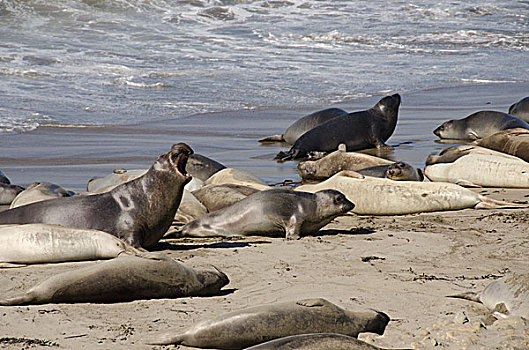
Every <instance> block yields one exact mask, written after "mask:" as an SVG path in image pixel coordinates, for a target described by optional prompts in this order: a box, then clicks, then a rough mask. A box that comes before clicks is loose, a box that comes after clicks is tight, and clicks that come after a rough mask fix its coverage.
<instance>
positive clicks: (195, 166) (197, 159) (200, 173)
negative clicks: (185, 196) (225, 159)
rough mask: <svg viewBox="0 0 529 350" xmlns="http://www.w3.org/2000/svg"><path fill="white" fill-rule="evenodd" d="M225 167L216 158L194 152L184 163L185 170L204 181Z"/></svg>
mask: <svg viewBox="0 0 529 350" xmlns="http://www.w3.org/2000/svg"><path fill="white" fill-rule="evenodd" d="M225 168H226V166H225V165H223V164H221V163H219V162H217V161H216V160H213V159H211V158H208V157H206V156H203V155H201V154H196V153H194V154H192V155H191V156H189V160H188V162H187V165H186V170H187V172H188V173H189V175H191V176H192V177H193V178H197V179H200V180H202V181H206V180H207V179H208V178H210V177H211V176H212V175H213V174H215V173H216V172H218V171H219V170H222V169H225Z"/></svg>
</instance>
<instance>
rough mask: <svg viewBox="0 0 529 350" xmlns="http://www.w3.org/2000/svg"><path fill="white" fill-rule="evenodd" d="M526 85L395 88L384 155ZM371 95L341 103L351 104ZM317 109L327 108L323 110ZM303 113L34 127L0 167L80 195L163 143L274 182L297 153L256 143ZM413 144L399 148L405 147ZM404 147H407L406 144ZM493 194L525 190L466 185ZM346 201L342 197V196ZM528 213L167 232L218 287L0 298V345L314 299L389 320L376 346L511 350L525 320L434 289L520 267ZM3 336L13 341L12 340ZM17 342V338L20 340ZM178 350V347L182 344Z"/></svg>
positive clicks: (14, 138) (291, 172) (5, 282)
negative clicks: (39, 299) (112, 296)
mask: <svg viewBox="0 0 529 350" xmlns="http://www.w3.org/2000/svg"><path fill="white" fill-rule="evenodd" d="M528 87H529V86H528V85H510V84H506V85H503V84H493V85H483V86H477V87H476V86H472V89H470V88H464V87H463V88H456V89H448V90H441V91H434V90H432V91H427V92H421V93H416V94H408V95H403V105H402V107H401V113H400V120H399V124H398V126H397V130H396V132H395V134H394V135H393V137H392V138H391V139H390V140H389V142H388V143H389V144H391V145H399V146H398V147H396V149H395V151H394V152H393V153H392V154H391V155H390V156H391V158H393V159H398V160H404V161H408V162H410V163H412V164H414V165H416V166H423V165H424V159H425V158H426V156H427V155H428V154H430V153H431V152H434V151H438V150H440V149H442V148H444V147H447V145H444V144H439V143H436V142H434V139H435V136H434V135H433V134H432V133H431V131H432V130H433V129H434V128H435V126H437V125H438V124H440V123H441V122H442V121H444V120H446V119H453V118H460V117H464V116H466V115H468V114H470V113H472V112H473V111H476V110H480V109H494V110H500V111H506V110H507V108H508V106H509V105H510V104H511V103H513V102H515V101H517V100H519V99H520V98H521V97H523V96H525V95H527V93H526V92H527V91H529V89H528ZM379 98H380V97H373V98H369V99H366V100H362V101H355V102H354V103H351V104H350V105H347V106H340V107H341V108H344V109H346V110H350V111H354V110H359V109H365V108H367V107H370V106H371V105H372V104H374V103H375V102H376V101H378V99H379ZM323 107H326V106H323ZM314 110H317V109H315V108H310V109H309V108H307V109H259V110H251V111H238V112H225V113H217V114H208V115H199V116H193V117H189V118H184V119H181V120H172V121H167V122H165V123H153V124H150V125H138V126H122V127H116V128H82V129H81V128H52V127H46V128H40V129H38V130H36V131H35V132H32V133H27V134H22V135H2V137H1V138H0V140H1V141H0V142H2V145H3V147H4V156H3V157H2V158H1V159H0V164H1V165H2V166H1V168H0V169H2V171H4V172H5V173H6V174H7V175H8V177H10V178H11V180H12V181H13V182H15V183H21V184H27V183H30V182H32V181H42V180H47V181H52V182H55V183H58V184H61V185H63V186H65V187H68V188H71V189H75V190H83V189H84V186H86V182H87V181H88V179H90V178H92V177H94V176H103V175H105V174H107V173H108V172H110V171H111V170H112V169H113V168H116V167H124V168H129V169H132V168H142V167H148V166H149V165H150V164H151V163H152V161H153V159H154V158H156V156H157V155H158V154H160V153H162V152H164V151H166V150H167V149H169V147H170V145H171V144H172V143H176V142H181V141H183V142H187V143H189V144H190V145H191V146H192V147H193V148H194V149H195V151H196V152H197V153H202V154H204V155H207V156H210V157H212V158H214V159H216V160H219V161H221V162H222V163H224V164H226V165H228V166H231V167H235V168H239V169H242V170H246V171H250V172H252V173H253V174H255V175H257V176H260V177H261V178H263V179H265V180H266V181H267V182H269V183H271V184H273V183H276V182H281V181H283V180H285V179H291V180H299V176H298V175H297V173H296V170H295V165H296V162H286V163H283V164H278V163H276V162H274V161H273V160H272V159H271V158H272V157H273V155H274V154H275V153H276V152H277V151H279V150H283V149H284V148H285V147H281V146H280V145H268V146H262V145H259V144H258V143H257V142H256V141H255V140H257V139H258V138H259V137H262V136H266V135H269V134H275V133H278V132H281V131H282V130H284V128H285V127H286V126H288V125H289V124H290V123H291V122H292V121H293V120H296V119H297V118H299V117H300V116H303V115H305V114H307V113H310V112H311V111H314ZM409 142H411V143H409ZM404 143H405V144H404ZM475 191H478V192H480V193H483V194H485V195H488V196H491V197H493V198H496V199H502V200H520V201H527V200H528V196H529V190H520V189H517V190H506V189H475ZM353 201H354V200H353ZM528 218H529V210H527V209H503V210H474V209H465V210H458V211H449V212H434V213H424V214H413V215H398V216H380V217H375V216H357V215H348V216H344V217H341V218H338V219H337V220H335V221H333V222H332V223H330V224H329V225H327V226H326V227H324V229H323V230H322V231H320V232H319V233H317V234H315V235H314V236H309V237H304V238H302V239H300V240H297V241H286V240H284V239H280V238H266V237H246V238H241V239H187V238H186V239H165V240H163V241H161V242H160V243H159V244H158V245H157V246H156V250H158V251H163V252H165V253H167V254H169V255H171V256H172V257H174V258H177V259H180V260H181V261H183V262H185V263H186V264H189V265H191V266H204V265H208V264H214V265H215V266H217V267H218V268H219V269H221V270H222V271H223V272H225V273H226V274H227V275H228V276H229V277H230V280H231V282H230V284H229V285H227V286H226V287H225V290H226V291H225V293H224V295H221V296H216V297H209V298H198V297H196V298H180V299H174V300H170V299H162V300H149V301H135V302H131V303H116V304H86V303H82V304H74V305H68V304H57V305H51V304H48V305H40V306H28V307H0V313H1V315H2V316H1V317H2V322H0V347H6V348H9V349H19V348H22V347H25V348H38V347H44V346H46V347H47V346H52V348H54V346H55V345H57V346H58V348H64V349H83V348H85V349H93V348H97V349H121V348H122V349H131V348H133V349H160V348H171V347H156V346H148V345H144V343H143V342H144V341H145V340H148V339H153V338H155V337H156V334H157V332H164V331H167V330H174V331H175V332H180V331H182V330H184V329H185V328H186V327H188V326H189V325H191V324H192V323H193V322H195V321H201V320H203V319H207V318H209V317H213V316H216V315H218V314H220V313H224V312H229V311H233V310H237V309H241V308H245V307H249V306H254V305H259V304H266V303H273V302H278V301H287V300H297V299H302V298H314V297H323V298H327V299H328V300H330V301H331V302H333V303H336V304H338V305H340V306H342V307H344V308H348V309H364V308H372V309H376V310H380V311H383V312H385V313H387V314H388V315H389V316H390V317H391V322H390V323H389V325H388V327H387V329H386V332H385V334H384V335H383V336H378V335H375V334H367V333H366V334H361V335H360V338H361V339H364V340H366V341H369V342H370V343H373V344H375V345H378V346H381V347H387V348H408V347H412V348H419V349H430V348H441V347H443V348H450V349H462V348H471V349H474V348H476V349H482V348H483V349H491V348H492V349H493V348H501V349H523V348H527V347H529V325H528V324H527V322H526V321H523V320H521V319H507V320H499V321H496V322H494V323H492V324H491V322H490V317H489V315H490V312H488V311H487V310H486V309H485V308H484V307H483V306H482V305H480V304H477V303H473V302H470V301H466V300H458V299H451V298H446V295H450V294H456V293H461V292H464V291H468V290H480V289H482V288H483V287H484V286H486V285H487V284H488V283H490V282H491V281H493V280H494V279H496V278H499V277H501V276H504V275H507V274H510V273H512V272H526V271H527V251H528V249H529V239H528V238H527V232H528V224H527V221H528ZM94 263H96V262H81V263H61V264H41V265H34V266H28V267H23V268H18V269H2V270H0V295H5V296H8V295H14V294H18V293H20V292H22V291H24V290H27V289H29V288H30V287H31V286H33V285H34V284H36V283H38V282H39V281H42V280H43V279H45V278H47V277H50V276H52V275H54V274H56V273H60V272H63V271H67V270H70V269H75V268H78V267H80V266H86V265H88V264H94ZM10 343H14V344H10ZM24 344H25V345H24ZM178 348H181V349H185V348H186V347H183V346H180V347H178Z"/></svg>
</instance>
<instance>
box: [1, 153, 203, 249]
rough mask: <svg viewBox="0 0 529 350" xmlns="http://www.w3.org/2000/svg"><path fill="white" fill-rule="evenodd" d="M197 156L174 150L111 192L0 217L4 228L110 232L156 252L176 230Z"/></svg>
mask: <svg viewBox="0 0 529 350" xmlns="http://www.w3.org/2000/svg"><path fill="white" fill-rule="evenodd" d="M192 153H193V151H192V150H191V148H189V146H187V145H186V144H184V143H179V144H176V145H173V146H172V148H171V150H170V151H168V152H166V153H164V154H162V155H161V156H159V157H158V159H157V160H156V161H155V162H154V163H153V165H152V166H151V168H150V169H149V171H147V173H146V174H145V175H143V176H141V177H139V178H137V179H134V180H132V181H129V182H126V183H124V184H121V185H119V186H117V187H116V188H114V189H113V190H111V191H109V192H105V193H100V194H95V195H92V196H80V197H67V198H57V199H50V200H48V201H43V202H37V203H32V204H28V205H24V206H21V207H18V208H13V209H8V210H6V211H3V212H0V224H31V223H46V224H57V225H63V226H70V227H77V228H89V229H95V230H100V231H105V232H108V233H111V234H113V235H114V236H116V237H118V238H120V239H122V240H124V241H125V242H126V243H128V244H130V245H132V246H133V247H136V248H138V247H143V248H146V249H148V248H151V247H152V246H154V245H155V244H156V243H157V242H158V240H160V238H161V237H162V236H163V235H164V233H165V232H166V231H167V229H168V228H169V227H170V226H171V223H172V221H173V218H174V216H175V213H176V210H177V209H178V206H179V204H180V200H181V198H182V191H183V188H184V186H185V184H186V183H187V182H189V181H190V180H191V177H190V176H188V175H187V173H186V170H185V166H186V162H187V158H188V156H189V155H190V154H192Z"/></svg>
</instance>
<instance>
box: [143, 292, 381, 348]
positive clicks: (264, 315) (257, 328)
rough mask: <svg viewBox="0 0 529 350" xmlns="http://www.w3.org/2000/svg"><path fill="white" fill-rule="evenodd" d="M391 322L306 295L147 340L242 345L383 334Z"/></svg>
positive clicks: (378, 316) (214, 345) (227, 346)
mask: <svg viewBox="0 0 529 350" xmlns="http://www.w3.org/2000/svg"><path fill="white" fill-rule="evenodd" d="M388 322H389V317H388V315H386V314H384V313H382V312H378V311H372V310H370V311H366V312H354V311H348V310H344V309H342V308H340V307H339V306H337V305H334V304H333V303H331V302H329V301H327V300H325V299H322V298H317V299H303V300H298V301H296V302H284V303H276V304H271V305H262V306H256V307H252V308H248V309H243V310H240V311H235V312H231V313H228V314H225V315H221V316H218V317H216V318H214V319H211V320H205V321H202V322H199V323H197V324H195V325H193V326H191V328H189V329H188V330H187V331H186V332H184V333H181V334H174V333H173V332H170V333H167V334H164V335H160V336H159V337H158V338H157V339H156V340H154V341H150V342H148V343H149V344H153V345H168V344H181V345H186V346H194V347H200V348H214V349H242V348H245V347H248V346H252V345H256V344H259V343H262V342H265V341H269V340H272V339H277V338H282V337H286V336H290V335H296V334H307V333H338V334H344V335H348V336H351V337H357V336H358V334H359V333H362V332H373V333H376V334H380V335H382V334H383V333H384V330H385V329H386V325H387V324H388Z"/></svg>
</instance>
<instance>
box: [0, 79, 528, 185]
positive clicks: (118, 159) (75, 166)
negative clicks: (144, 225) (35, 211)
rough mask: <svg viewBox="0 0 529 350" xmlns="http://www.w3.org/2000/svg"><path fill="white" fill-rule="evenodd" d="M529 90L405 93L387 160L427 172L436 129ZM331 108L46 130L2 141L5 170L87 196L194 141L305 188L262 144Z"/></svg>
mask: <svg viewBox="0 0 529 350" xmlns="http://www.w3.org/2000/svg"><path fill="white" fill-rule="evenodd" d="M524 91H529V83H519V84H511V83H508V84H500V83H494V84H482V85H476V84H471V85H466V86H464V85H462V86H458V87H454V88H448V89H431V90H427V91H417V92H414V93H410V94H403V95H402V105H401V107H400V111H399V121H398V123H397V128H396V130H395V132H394V134H393V135H392V137H391V138H390V139H389V140H388V144H390V145H392V146H394V147H395V149H394V151H393V152H390V153H389V154H388V155H387V156H388V158H390V159H392V160H401V161H405V162H408V163H410V164H412V165H414V166H418V167H423V166H424V160H425V159H426V157H427V156H428V155H429V154H430V153H432V152H439V151H440V150H442V149H443V148H445V147H448V146H449V145H447V144H442V143H438V142H436V136H435V135H433V134H432V131H433V130H434V129H435V127H436V126H438V125H440V124H441V123H442V122H444V121H446V120H448V119H459V118H462V117H465V116H467V115H469V114H471V113H473V112H475V111H477V110H485V109H493V110H499V111H505V112H506V111H507V109H508V107H509V106H510V105H511V104H512V103H514V102H516V101H518V100H519V99H520V98H522V97H524V96H525V94H526V93H525V92H524ZM381 97H382V96H372V97H367V98H360V99H358V100H354V101H350V103H348V104H338V105H332V106H333V107H339V108H343V109H345V110H346V111H349V112H353V111H357V110H364V109H367V108H370V107H371V106H372V105H374V104H375V103H376V102H377V101H378V100H379V99H380V98H381ZM328 107H330V106H329V105H327V106H321V108H319V107H311V108H297V107H292V108H285V109H276V108H266V109H248V110H238V111H225V112H215V113H207V114H196V115H192V116H189V117H184V118H177V119H167V120H163V121H157V122H152V123H142V124H136V125H126V126H113V127H82V128H78V127H75V128H66V127H40V128H37V129H36V130H34V131H32V132H26V133H21V134H5V135H0V145H1V146H2V148H3V150H4V155H3V156H2V157H0V170H2V171H3V172H4V173H6V175H7V176H8V177H9V178H10V179H11V181H12V182H13V183H16V184H20V185H29V184H30V183H32V182H35V181H49V182H52V183H56V184H58V185H61V186H63V187H65V188H68V189H71V190H74V191H84V190H85V187H86V184H87V182H88V181H89V180H90V179H91V178H94V177H102V176H105V175H107V174H109V173H110V172H112V170H113V169H115V168H125V169H138V168H148V167H149V166H150V165H151V164H152V162H153V161H154V160H155V159H156V157H157V156H158V155H160V154H162V153H163V152H165V151H166V150H168V149H169V148H170V147H171V145H172V144H174V143H178V142H186V143H188V144H189V145H190V146H191V147H192V148H193V149H194V151H195V152H196V153H201V154H203V155H206V156H208V157H210V158H212V159H215V160H217V161H219V162H221V163H223V164H225V165H226V166H228V167H233V168H238V169H240V170H244V171H248V172H250V173H252V174H254V175H256V176H258V177H261V178H262V179H263V180H265V181H266V182H267V183H270V184H274V183H281V182H283V181H284V180H294V181H297V180H299V179H300V178H299V175H298V174H297V170H296V165H297V163H296V162H285V163H277V162H276V161H274V160H273V157H274V155H275V154H276V153H277V152H279V151H282V150H285V149H287V147H286V146H285V145H281V144H267V145H265V144H263V145H262V144H259V143H258V142H257V140H258V139H259V138H261V137H264V136H267V135H273V134H278V133H281V132H283V131H284V130H285V129H286V128H287V127H288V126H289V125H290V124H291V123H292V122H294V121H295V120H297V119H299V118H301V117H303V116H305V115H307V114H309V113H312V112H314V111H316V110H320V109H324V108H328Z"/></svg>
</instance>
